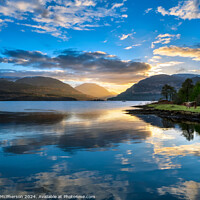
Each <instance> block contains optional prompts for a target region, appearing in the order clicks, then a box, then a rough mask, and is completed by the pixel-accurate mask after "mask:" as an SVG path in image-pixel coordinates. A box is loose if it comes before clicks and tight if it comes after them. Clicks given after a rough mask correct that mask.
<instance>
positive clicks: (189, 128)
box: [136, 115, 200, 141]
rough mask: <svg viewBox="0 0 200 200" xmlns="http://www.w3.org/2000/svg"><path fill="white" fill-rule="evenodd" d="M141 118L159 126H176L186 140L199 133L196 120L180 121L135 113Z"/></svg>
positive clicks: (199, 127) (199, 126)
mask: <svg viewBox="0 0 200 200" xmlns="http://www.w3.org/2000/svg"><path fill="white" fill-rule="evenodd" d="M136 116H137V117H138V118H140V119H141V120H143V121H145V122H146V123H149V124H151V125H152V126H156V127H159V128H165V129H168V128H171V129H172V128H176V129H179V130H182V135H183V136H184V137H185V138H186V139H187V140H188V141H190V140H193V139H194V135H195V134H197V135H200V124H199V123H196V122H189V121H184V122H180V121H178V120H173V121H172V120H169V119H165V118H160V117H157V116H155V115H136Z"/></svg>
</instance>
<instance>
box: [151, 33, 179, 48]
mask: <svg viewBox="0 0 200 200" xmlns="http://www.w3.org/2000/svg"><path fill="white" fill-rule="evenodd" d="M180 37H181V35H180V34H176V35H172V34H169V33H166V34H160V35H158V36H157V37H156V41H154V42H152V43H151V48H155V44H168V43H170V42H171V40H172V39H180Z"/></svg>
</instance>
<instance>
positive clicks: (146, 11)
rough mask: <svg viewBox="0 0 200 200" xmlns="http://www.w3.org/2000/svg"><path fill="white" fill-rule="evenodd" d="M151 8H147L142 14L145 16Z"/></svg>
mask: <svg viewBox="0 0 200 200" xmlns="http://www.w3.org/2000/svg"><path fill="white" fill-rule="evenodd" d="M152 9H153V8H147V9H146V10H145V11H144V12H145V14H147V13H149V12H150V11H151V10H152Z"/></svg>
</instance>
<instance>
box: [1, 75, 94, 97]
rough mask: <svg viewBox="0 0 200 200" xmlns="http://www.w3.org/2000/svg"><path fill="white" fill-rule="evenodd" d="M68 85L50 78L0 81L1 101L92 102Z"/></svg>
mask: <svg viewBox="0 0 200 200" xmlns="http://www.w3.org/2000/svg"><path fill="white" fill-rule="evenodd" d="M92 99H93V97H91V96H87V95H85V94H82V93H81V92H79V91H77V90H75V89H74V88H73V87H71V86H70V85H68V84H65V83H63V82H61V81H59V80H57V79H53V78H48V77H27V78H22V79H19V80H17V81H16V82H12V81H8V80H5V79H0V100H63V101H65V100H92Z"/></svg>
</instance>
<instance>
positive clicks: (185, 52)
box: [153, 46, 200, 61]
mask: <svg viewBox="0 0 200 200" xmlns="http://www.w3.org/2000/svg"><path fill="white" fill-rule="evenodd" d="M153 53H154V54H158V55H164V56H172V57H175V56H180V57H185V58H192V60H195V61H200V48H190V47H177V46H169V47H167V46H165V47H160V48H158V49H155V50H154V51H153Z"/></svg>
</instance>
